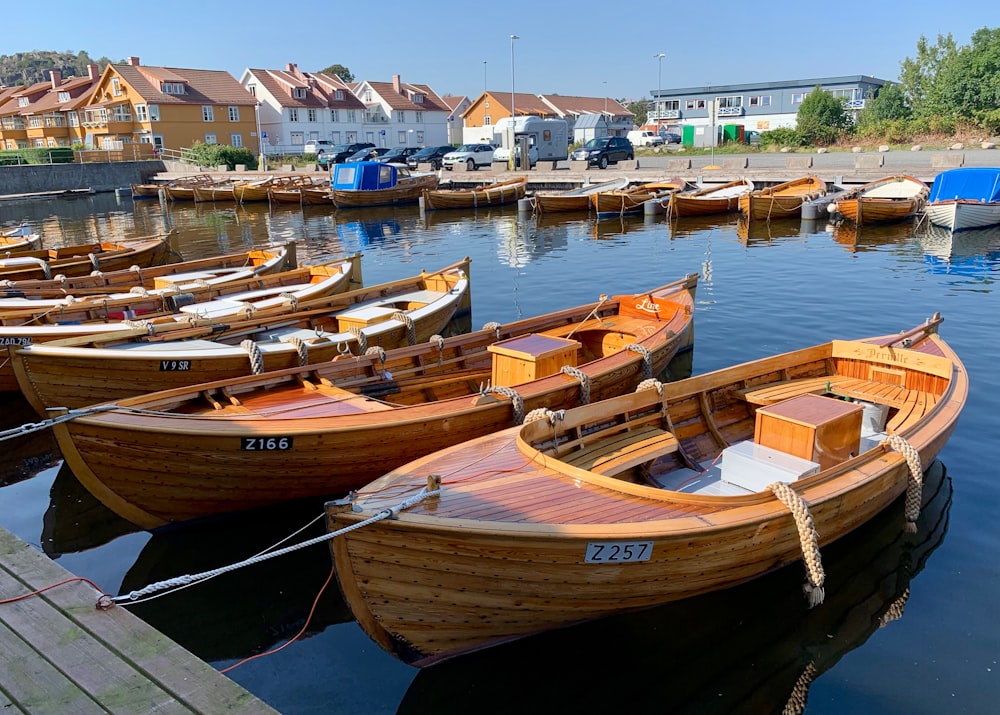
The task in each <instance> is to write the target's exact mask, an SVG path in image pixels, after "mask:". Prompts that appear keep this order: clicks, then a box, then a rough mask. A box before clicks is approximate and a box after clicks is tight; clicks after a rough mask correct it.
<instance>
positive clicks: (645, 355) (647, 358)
mask: <svg viewBox="0 0 1000 715" xmlns="http://www.w3.org/2000/svg"><path fill="white" fill-rule="evenodd" d="M625 349H626V350H630V351H631V352H634V353H639V354H640V355H642V379H643V380H649V379H650V378H651V377H653V354H652V353H651V352H649V348H647V347H646V346H645V345H639V344H638V343H629V344H628V345H626V346H625Z"/></svg>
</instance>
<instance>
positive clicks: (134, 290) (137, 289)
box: [128, 286, 149, 297]
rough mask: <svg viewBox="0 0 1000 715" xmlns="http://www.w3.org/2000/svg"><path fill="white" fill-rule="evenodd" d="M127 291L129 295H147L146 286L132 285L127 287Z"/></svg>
mask: <svg viewBox="0 0 1000 715" xmlns="http://www.w3.org/2000/svg"><path fill="white" fill-rule="evenodd" d="M128 292H129V294H130V295H141V296H143V297H145V296H148V295H149V291H148V290H146V286H132V287H131V288H129V291H128Z"/></svg>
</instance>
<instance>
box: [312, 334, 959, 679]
mask: <svg viewBox="0 0 1000 715" xmlns="http://www.w3.org/2000/svg"><path fill="white" fill-rule="evenodd" d="M937 322H939V321H938V320H933V321H931V322H929V323H928V324H927V325H926V326H921V327H920V328H918V329H915V330H911V331H908V332H906V333H902V334H899V335H894V336H893V335H890V336H884V337H879V338H871V339H867V340H865V341H832V342H831V343H828V344H825V345H819V346H815V347H812V348H806V349H804V350H800V351H795V352H793V353H786V354H783V355H778V356H774V357H771V358H766V359H762V360H758V361H755V362H752V363H746V364H744V365H738V366H734V367H732V368H726V369H724V370H719V371H716V372H713V373H708V374H706V375H700V376H695V377H692V378H688V379H685V380H679V381H676V382H672V383H665V384H663V385H662V386H660V388H659V389H660V390H661V391H662V392H660V391H658V390H640V391H639V392H637V393H634V394H631V395H625V396H622V397H617V398H613V399H611V400H607V401H605V402H602V403H594V404H592V405H588V406H586V407H580V408H576V409H573V410H569V411H567V412H566V413H564V414H563V415H545V417H546V418H545V419H540V420H536V421H533V422H530V423H526V424H525V425H524V426H522V427H515V428H510V429H508V430H505V431H501V432H499V433H495V434H493V435H489V436H486V437H483V438H481V439H478V440H475V441H471V442H467V443H464V444H462V445H459V446H456V447H454V448H450V449H446V450H442V451H441V452H438V453H435V454H432V455H429V456H427V457H424V458H421V459H417V460H415V461H413V462H410V463H409V464H407V465H404V466H402V467H400V468H398V469H396V470H393V471H392V472H390V473H388V474H387V475H385V476H384V477H382V478H380V479H378V480H376V481H375V482H372V483H371V484H369V485H368V486H366V487H365V488H363V489H362V490H360V491H359V492H358V493H357V494H356V495H354V496H353V498H351V499H348V500H343V501H342V502H331V503H329V504H328V505H327V512H328V517H329V524H328V528H329V530H330V531H331V532H334V533H336V536H335V537H334V538H333V539H332V540H331V542H330V543H331V549H332V552H333V557H334V561H335V566H336V573H337V577H338V580H339V583H340V586H341V591H342V592H343V594H344V597H345V599H346V601H347V602H348V605H349V606H350V607H351V609H352V611H353V612H354V614H355V617H356V618H357V621H358V623H359V625H361V627H362V628H363V629H364V630H365V631H366V632H367V633H368V634H369V636H371V637H372V638H373V640H375V642H376V643H378V644H379V645H380V646H382V647H383V648H385V649H386V650H387V651H389V652H390V653H392V654H394V655H395V656H397V657H399V658H400V659H402V660H404V661H406V662H409V663H413V664H416V665H426V664H429V663H432V662H435V661H437V660H441V659H445V658H449V657H452V656H455V655H458V654H461V653H465V652H469V651H472V650H476V649H480V648H484V647H488V646H490V645H494V644H497V643H501V642H504V641H507V640H512V639H516V638H520V637H523V636H526V635H529V634H533V633H538V632H541V631H545V630H549V629H552V628H557V627H562V626H566V625H570V624H571V623H575V622H580V621H585V620H590V619H595V618H601V617H603V616H607V615H611V614H614V613H619V612H622V611H628V610H636V609H643V608H648V607H650V606H654V605H659V604H662V603H667V602H670V601H676V600H680V599H684V598H688V597H691V596H696V595H700V594H705V593H709V592H711V591H716V590H719V589H724V588H728V587H731V586H733V585H736V584H739V583H742V582H745V581H748V580H750V579H753V578H756V577H759V576H761V575H763V574H765V573H767V572H769V571H772V570H775V569H777V568H780V567H782V566H784V565H787V564H790V563H792V562H795V561H797V560H799V559H800V558H802V551H803V548H804V547H803V544H802V542H801V541H800V537H799V533H798V527H797V524H796V519H795V518H794V517H793V516H792V514H791V513H790V510H789V508H788V507H786V506H785V505H784V504H783V503H782V502H781V501H779V499H778V498H777V497H775V495H774V494H773V493H772V491H771V488H770V486H760V487H757V488H756V489H743V488H738V487H733V489H734V490H735V489H739V491H731V492H725V491H721V490H720V491H716V492H711V491H703V490H702V484H700V482H708V481H710V480H709V476H708V475H709V474H711V473H712V472H713V471H714V470H719V473H723V472H722V471H721V469H719V468H718V467H715V466H714V461H713V460H716V459H718V458H719V457H720V456H721V457H722V460H723V461H725V460H726V459H727V453H726V452H724V451H723V450H724V448H727V447H730V446H731V445H737V444H742V443H744V441H748V440H753V439H756V436H755V414H757V410H758V409H759V407H758V405H757V404H755V403H753V402H751V401H750V399H749V398H751V397H753V398H755V399H762V398H761V397H760V395H762V394H764V393H765V392H769V393H770V394H773V395H777V394H780V392H781V390H787V391H788V392H789V394H794V392H793V388H796V389H797V388H799V387H800V386H801V384H802V383H803V382H805V381H808V385H809V387H810V388H812V389H813V390H814V392H813V393H810V394H808V395H806V397H807V398H808V400H809V401H810V405H812V401H814V400H819V401H820V402H822V403H823V404H824V408H823V409H824V410H825V409H826V405H835V406H836V407H835V409H836V410H848V411H854V412H856V411H857V407H852V406H851V404H850V403H845V402H843V401H842V400H839V399H833V398H831V397H822V396H818V395H819V394H821V393H823V392H824V389H825V388H824V387H823V381H824V380H836V381H839V382H840V384H841V385H842V387H841V389H844V390H847V389H859V387H858V386H860V385H866V386H867V389H870V390H877V391H878V392H879V395H878V396H877V397H873V398H869V399H874V400H886V401H887V402H891V401H892V399H894V398H890V397H888V395H889V394H890V393H892V394H895V395H899V394H902V392H903V391H905V392H906V393H908V394H909V393H912V398H913V403H912V404H911V405H909V407H904V406H898V407H893V408H891V409H890V414H889V417H888V422H887V425H888V429H891V430H892V431H893V432H894V433H895V434H896V435H898V436H899V437H900V438H902V439H903V440H905V444H907V445H909V448H912V450H914V453H915V454H916V455H918V458H919V460H920V463H921V464H922V465H924V466H926V465H928V464H930V463H931V461H932V460H933V459H934V458H935V457H936V455H937V453H938V451H939V450H940V449H941V447H942V446H943V445H944V443H945V442H946V440H947V439H948V437H949V436H950V434H951V432H952V430H953V429H954V426H955V424H956V422H957V419H958V417H959V414H960V412H961V410H962V407H963V406H964V403H965V400H966V398H967V393H968V378H967V375H966V373H965V370H964V368H963V366H962V364H961V362H960V361H959V359H958V357H957V356H956V355H955V354H954V352H953V351H952V350H951V349H950V348H949V347H948V346H947V344H945V343H944V342H943V341H942V340H941V339H940V338H938V337H937V335H936V334H934V332H935V331H936V325H937ZM907 339H910V340H912V341H913V342H912V344H908V347H903V346H904V345H907V343H906V342H904V340H907ZM875 377H880V378H884V379H887V380H889V381H890V382H891V383H892V384H889V383H876V381H875V379H874V378H875ZM869 378H871V379H869ZM872 383H875V384H874V385H873V384H872ZM848 384H853V385H854V388H848V387H846V385H848ZM893 388H896V390H895V392H894V391H893ZM758 389H759V390H760V392H756V390H758ZM802 394H805V393H802ZM741 396H745V397H741ZM775 399H778V398H775ZM774 404H781V403H780V402H777V403H774ZM873 404H877V403H874V402H873ZM893 404H897V403H895V402H893ZM810 409H812V407H810ZM758 416H759V415H758ZM640 426H641V427H640ZM858 429H859V433H860V426H859V428H858ZM643 430H646V431H652V432H654V433H657V434H659V435H660V437H658V439H660V440H661V448H660V449H659V451H652V450H647V451H645V453H644V456H641V457H639V458H637V459H636V461H634V462H627V461H625V459H624V456H623V455H625V456H627V455H629V454H631V452H630V451H629V450H632V449H637V448H638V445H641V444H644V442H640V441H638V438H635V437H632V435H642V434H646V432H644V431H643ZM882 437H884V434H883V435H882ZM605 441H611V443H612V446H613V448H614V449H613V450H612V449H610V448H609V450H608V451H607V452H606V453H605V454H606V455H607V459H608V461H606V462H604V463H603V464H601V463H600V462H599V461H595V460H592V455H593V454H595V452H594V451H593V450H595V449H596V448H597V446H599V445H601V444H602V443H604V442H605ZM859 444H861V445H864V446H863V448H860V447H859V448H856V449H855V451H854V452H853V453H850V454H845V455H844V456H843V457H842V458H840V459H839V460H838V461H836V462H835V463H832V464H831V465H830V466H828V467H824V468H821V469H819V471H815V472H813V473H811V474H810V473H805V474H804V475H803V476H801V477H800V478H798V479H795V478H794V477H792V479H791V484H790V485H789V486H790V488H791V490H792V491H793V492H794V494H797V495H798V496H800V497H801V499H802V500H803V501H804V504H805V505H807V506H806V508H807V509H808V512H809V515H810V516H811V519H812V524H813V526H814V533H815V534H817V535H818V536H816V539H817V542H818V545H819V546H820V547H822V546H826V545H827V544H829V543H831V542H833V541H835V540H837V539H839V538H840V537H842V536H844V535H845V534H847V533H849V532H851V531H852V530H854V529H856V528H857V527H859V526H861V525H862V524H865V523H866V522H868V521H869V520H870V519H872V518H873V517H874V516H875V515H877V514H878V513H880V512H881V511H882V510H884V509H885V508H886V507H887V506H888V505H889V504H891V503H892V502H893V501H894V500H896V499H897V498H898V497H900V495H902V494H904V492H907V485H908V482H910V481H913V483H914V484H916V483H917V482H916V481H914V480H913V479H912V475H911V473H910V467H909V466H908V463H907V459H906V458H904V457H903V455H902V454H900V452H899V451H898V449H899V448H898V447H893V448H887V447H885V446H881V445H879V444H878V442H877V440H876V439H874V438H873V439H872V440H871V441H869V442H859ZM580 455H583V456H585V457H587V458H588V460H591V462H590V463H593V464H595V465H599V464H601V466H599V467H598V466H593V467H584V466H576V465H577V464H578V463H579V464H581V465H582V464H584V462H576V461H574V460H578V459H580ZM616 460H617V461H618V462H621V463H622V464H623V465H624V466H627V469H625V468H624V466H623V470H622V471H617V472H616V471H604V469H605V467H607V465H609V464H611V465H613V464H615V463H616ZM768 464H769V463H768ZM766 468H767V465H765V469H766ZM594 469H597V470H599V471H593V470H594ZM727 469H728V467H727ZM734 471H735V472H738V473H739V474H737V475H733V476H734V478H735V476H744V477H746V476H747V470H746V469H743V468H740V469H735V468H734ZM727 474H728V472H727ZM773 474H776V473H774V472H771V473H766V474H764V475H761V481H762V483H766V484H768V485H769V484H772V483H774V482H780V481H786V479H787V478H785V479H782V478H781V477H778V476H772V475H773ZM431 475H440V476H435V477H431ZM918 476H919V475H918ZM438 479H440V486H438V481H437V480H438ZM721 484H722V480H721V479H717V478H716V480H715V483H714V484H713V485H709V486H716V487H719V486H720V485H721ZM422 488H426V489H427V493H426V496H424V495H423V494H422V493H421V491H420V490H421V489H422ZM409 497H412V498H410V499H408V498H409ZM917 497H918V499H917V501H916V503H917V504H918V505H919V504H920V501H919V493H917ZM404 499H408V501H407V503H406V504H405V505H402V508H400V505H401V504H402V502H403V500H404ZM390 504H392V505H393V506H395V507H396V511H395V512H394V516H393V518H392V519H382V520H375V521H373V522H372V523H369V524H367V525H365V526H363V527H361V528H358V529H355V530H350V531H341V530H342V529H345V528H346V527H349V526H352V525H356V524H358V523H359V522H361V521H362V520H364V519H368V518H370V517H371V516H373V515H374V514H376V513H378V512H380V511H381V510H383V509H385V508H387V507H388V506H389V505H390ZM907 518H908V519H911V518H913V516H912V514H908V515H907ZM904 526H905V525H904V524H900V528H901V529H902V528H904ZM805 530H806V532H807V533H809V532H810V531H811V530H810V529H809V527H808V526H806V527H805ZM805 548H809V543H808V542H807V544H806V547H805ZM814 556H815V554H814ZM819 560H820V561H821V552H820V559H819ZM816 570H817V569H815V568H813V569H811V570H809V571H807V573H809V574H810V575H811V576H812V577H813V578H814V579H816V581H817V582H818V583H816V582H814V583H812V584H811V585H812V587H813V588H812V594H813V596H816V597H818V598H819V599H820V600H821V597H822V592H821V588H819V586H821V583H822V577H821V570H820V574H819V576H818V577H817V575H816V574H815V572H816ZM817 589H818V590H817Z"/></svg>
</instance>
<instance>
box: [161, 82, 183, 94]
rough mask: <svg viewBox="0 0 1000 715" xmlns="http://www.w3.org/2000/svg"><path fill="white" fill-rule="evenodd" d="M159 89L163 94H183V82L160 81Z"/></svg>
mask: <svg viewBox="0 0 1000 715" xmlns="http://www.w3.org/2000/svg"><path fill="white" fill-rule="evenodd" d="M160 91H161V92H163V93H164V94H184V83H183V82H160Z"/></svg>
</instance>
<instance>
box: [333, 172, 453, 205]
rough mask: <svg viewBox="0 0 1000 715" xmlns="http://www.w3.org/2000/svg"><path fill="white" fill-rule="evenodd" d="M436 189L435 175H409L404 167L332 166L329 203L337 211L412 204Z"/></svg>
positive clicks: (436, 177) (436, 176)
mask: <svg viewBox="0 0 1000 715" xmlns="http://www.w3.org/2000/svg"><path fill="white" fill-rule="evenodd" d="M437 187H438V175H437V174H435V173H425V174H411V173H410V170H409V169H407V168H406V167H405V166H400V165H397V164H384V163H381V162H377V161H349V162H344V163H343V164H336V165H334V167H333V178H332V179H331V183H330V200H331V201H332V202H333V205H334V206H336V207H337V208H363V207H366V206H396V205H400V204H415V203H417V202H418V201H420V197H421V195H422V194H423V192H424V191H425V190H434V189H436V188H437Z"/></svg>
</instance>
